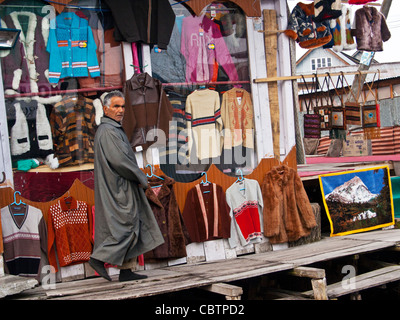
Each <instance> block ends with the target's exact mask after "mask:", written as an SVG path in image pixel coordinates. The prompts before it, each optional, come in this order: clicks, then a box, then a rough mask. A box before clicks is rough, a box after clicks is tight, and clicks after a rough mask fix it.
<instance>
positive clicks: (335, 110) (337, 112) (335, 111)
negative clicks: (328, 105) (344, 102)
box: [332, 107, 345, 129]
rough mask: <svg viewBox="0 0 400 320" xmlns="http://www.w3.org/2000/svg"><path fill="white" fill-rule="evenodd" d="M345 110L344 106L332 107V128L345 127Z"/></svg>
mask: <svg viewBox="0 0 400 320" xmlns="http://www.w3.org/2000/svg"><path fill="white" fill-rule="evenodd" d="M344 125H345V123H344V110H343V108H342V107H332V129H344Z"/></svg>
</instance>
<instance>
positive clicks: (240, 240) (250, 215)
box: [226, 179, 264, 248]
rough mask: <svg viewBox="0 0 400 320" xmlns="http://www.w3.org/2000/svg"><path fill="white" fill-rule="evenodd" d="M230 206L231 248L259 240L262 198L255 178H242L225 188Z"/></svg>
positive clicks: (261, 237)
mask: <svg viewBox="0 0 400 320" xmlns="http://www.w3.org/2000/svg"><path fill="white" fill-rule="evenodd" d="M226 202H227V204H228V206H229V207H230V208H231V211H230V213H229V214H230V216H231V236H230V238H229V239H228V241H229V245H230V247H231V248H235V247H237V246H239V245H242V246H245V245H247V244H249V243H253V242H259V241H261V240H262V239H263V238H264V236H263V206H264V202H263V198H262V194H261V188H260V185H259V183H258V181H257V180H252V179H243V180H242V181H238V182H235V183H234V184H232V185H231V186H230V187H229V188H228V189H227V190H226Z"/></svg>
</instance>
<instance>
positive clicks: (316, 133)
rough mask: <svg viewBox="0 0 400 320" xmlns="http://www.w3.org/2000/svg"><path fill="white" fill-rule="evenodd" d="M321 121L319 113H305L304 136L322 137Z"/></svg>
mask: <svg viewBox="0 0 400 320" xmlns="http://www.w3.org/2000/svg"><path fill="white" fill-rule="evenodd" d="M319 122H320V116H319V114H305V115H304V138H317V139H319V138H320V137H321V129H320V124H319Z"/></svg>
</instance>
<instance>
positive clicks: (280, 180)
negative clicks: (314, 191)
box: [261, 165, 317, 243]
mask: <svg viewBox="0 0 400 320" xmlns="http://www.w3.org/2000/svg"><path fill="white" fill-rule="evenodd" d="M261 190H262V196H263V199H264V209H263V218H264V235H265V236H266V237H268V238H269V241H270V242H271V243H284V242H288V241H289V242H290V241H296V240H298V239H299V238H301V237H304V236H307V235H309V234H310V231H311V228H313V227H315V226H316V225H317V223H316V220H315V216H314V213H313V210H312V208H311V204H310V201H309V199H308V196H307V193H306V191H305V190H304V186H303V183H302V181H301V179H300V177H299V175H298V174H297V172H296V170H295V169H293V168H290V167H288V166H286V165H280V166H276V167H273V168H272V169H271V170H270V171H269V172H267V173H266V174H265V176H264V179H263V182H262V185H261Z"/></svg>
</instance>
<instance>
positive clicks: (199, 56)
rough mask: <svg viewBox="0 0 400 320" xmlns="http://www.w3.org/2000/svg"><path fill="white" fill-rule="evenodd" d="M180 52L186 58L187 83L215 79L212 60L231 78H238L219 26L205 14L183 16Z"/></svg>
mask: <svg viewBox="0 0 400 320" xmlns="http://www.w3.org/2000/svg"><path fill="white" fill-rule="evenodd" d="M181 53H182V54H183V56H184V57H185V59H186V81H187V82H209V81H211V79H213V78H214V79H215V78H216V75H214V74H213V71H214V62H215V61H217V62H218V64H219V65H220V66H221V67H222V68H223V69H224V70H225V72H226V74H227V75H228V77H229V79H230V80H231V81H236V80H238V79H239V78H238V74H237V71H236V68H235V65H234V63H233V61H232V58H231V55H230V53H229V50H228V48H227V46H226V44H225V41H224V39H223V38H222V34H221V31H220V29H219V27H218V26H217V24H215V23H214V22H213V21H211V20H210V19H209V18H208V17H206V16H203V17H192V16H188V17H186V18H184V19H183V22H182V37H181ZM213 76H214V77H213Z"/></svg>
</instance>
